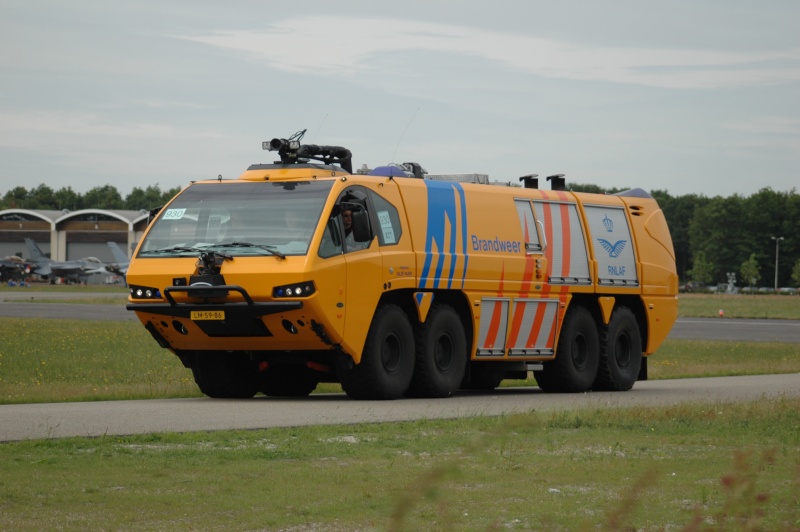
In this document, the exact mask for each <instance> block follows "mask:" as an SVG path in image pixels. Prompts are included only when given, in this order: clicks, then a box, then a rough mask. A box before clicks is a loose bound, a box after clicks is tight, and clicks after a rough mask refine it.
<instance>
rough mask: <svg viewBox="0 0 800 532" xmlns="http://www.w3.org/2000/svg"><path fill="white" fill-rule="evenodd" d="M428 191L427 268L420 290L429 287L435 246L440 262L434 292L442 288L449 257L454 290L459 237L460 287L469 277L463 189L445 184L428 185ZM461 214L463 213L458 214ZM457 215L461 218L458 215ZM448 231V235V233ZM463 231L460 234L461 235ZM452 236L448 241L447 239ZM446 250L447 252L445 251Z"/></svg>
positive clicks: (424, 270) (465, 208)
mask: <svg viewBox="0 0 800 532" xmlns="http://www.w3.org/2000/svg"><path fill="white" fill-rule="evenodd" d="M425 185H426V186H427V188H428V220H427V223H428V225H427V231H426V236H425V264H424V265H423V267H422V273H421V275H420V288H425V287H426V285H427V284H428V280H429V278H430V273H431V263H432V262H433V254H434V250H433V246H434V244H436V252H437V253H438V255H439V256H438V260H437V261H436V269H435V272H434V274H433V279H434V285H433V288H439V280H440V279H441V278H442V270H443V269H444V261H445V256H446V255H447V256H449V257H450V272H449V275H448V277H447V288H451V287H452V284H453V278H454V277H455V271H456V260H457V255H456V247H457V240H458V233H459V232H460V233H461V254H462V255H463V257H464V267H463V271H462V272H461V287H462V288H463V286H464V278H465V277H466V274H467V260H468V256H467V204H466V198H465V196H464V189H463V188H462V187H461V184H460V183H449V182H446V181H425ZM456 193H457V194H458V197H459V200H460V204H461V205H460V209H459V210H457V209H456ZM459 211H460V212H459ZM457 212H458V213H459V214H460V216H458V215H457ZM448 227H449V231H448ZM459 229H460V231H459ZM448 236H449V238H448ZM445 248H447V251H445Z"/></svg>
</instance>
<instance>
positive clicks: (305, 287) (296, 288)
mask: <svg viewBox="0 0 800 532" xmlns="http://www.w3.org/2000/svg"><path fill="white" fill-rule="evenodd" d="M314 292H316V288H315V287H314V282H313V281H306V282H304V283H295V284H287V285H283V286H276V287H275V288H273V289H272V297H275V298H283V297H308V296H310V295H311V294H313V293H314Z"/></svg>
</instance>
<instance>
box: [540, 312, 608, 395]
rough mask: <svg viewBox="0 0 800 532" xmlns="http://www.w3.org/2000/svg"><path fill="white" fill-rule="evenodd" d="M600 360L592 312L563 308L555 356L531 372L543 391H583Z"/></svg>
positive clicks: (586, 387)
mask: <svg viewBox="0 0 800 532" xmlns="http://www.w3.org/2000/svg"><path fill="white" fill-rule="evenodd" d="M599 363H600V337H599V334H598V332H597V325H596V323H595V321H594V318H592V314H591V313H590V312H589V311H588V310H587V309H586V308H585V307H580V306H573V307H570V309H569V310H568V311H567V315H566V317H565V318H564V325H563V326H562V327H561V335H560V337H559V339H558V346H557V348H556V358H555V359H553V360H551V361H548V362H545V363H544V364H543V369H541V370H539V371H534V372H533V376H534V377H535V378H536V382H537V383H538V384H539V388H541V389H542V390H544V391H546V392H558V393H575V392H585V391H587V390H589V389H590V388H591V387H592V384H593V383H594V380H595V378H596V377H597V368H598V365H599Z"/></svg>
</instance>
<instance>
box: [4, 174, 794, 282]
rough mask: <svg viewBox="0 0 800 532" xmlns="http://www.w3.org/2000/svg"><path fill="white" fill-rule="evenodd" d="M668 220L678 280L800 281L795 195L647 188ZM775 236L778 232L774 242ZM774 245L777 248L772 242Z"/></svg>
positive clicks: (68, 205)
mask: <svg viewBox="0 0 800 532" xmlns="http://www.w3.org/2000/svg"><path fill="white" fill-rule="evenodd" d="M570 188H571V189H572V190H574V191H576V192H593V193H599V194H604V193H607V194H614V193H616V192H619V191H620V190H621V189H613V188H612V189H606V188H603V187H599V186H597V185H587V184H573V185H571V187H570ZM179 191H180V187H175V188H171V189H169V190H164V191H162V190H161V189H160V188H159V187H158V185H155V186H149V187H147V188H145V189H142V188H138V187H135V188H134V189H133V190H131V192H130V194H128V195H127V196H125V197H124V198H123V197H122V195H121V194H120V193H119V191H118V190H117V189H116V188H115V187H113V186H111V185H105V186H102V187H95V188H93V189H91V190H89V191H88V192H86V193H84V194H81V193H78V192H75V191H74V190H72V188H71V187H66V188H61V189H59V190H53V189H52V188H50V187H49V186H47V185H44V184H42V185H39V186H38V187H36V188H32V189H30V190H28V189H26V188H25V187H21V186H20V187H15V188H13V189H11V190H9V191H7V192H6V193H5V194H4V195H3V197H2V200H0V209H13V208H19V209H43V210H62V209H69V210H71V211H76V210H79V209H112V210H113V209H125V210H140V209H145V210H150V209H152V208H154V207H157V206H159V205H163V204H164V203H166V202H167V201H168V200H169V199H171V198H172V197H173V196H174V195H175V194H177V193H178V192H179ZM651 195H652V196H653V197H654V198H655V199H656V200H657V201H658V203H659V205H660V206H661V209H662V210H663V211H664V216H665V217H666V219H667V224H668V225H669V229H670V233H671V234H672V243H673V246H674V247H675V258H676V263H677V267H678V275H679V276H680V279H681V282H682V283H686V282H689V281H693V282H699V283H706V284H716V283H723V282H726V281H727V276H728V274H729V273H735V274H736V278H737V285H738V286H747V285H752V286H773V283H774V279H775V253H776V247H777V248H778V251H779V260H778V286H779V287H780V286H800V194H798V193H797V192H796V191H795V189H792V190H791V191H789V192H778V191H774V190H772V189H771V188H763V189H761V190H759V191H758V192H756V193H755V194H752V195H750V196H741V195H738V194H735V195H733V196H728V197H722V196H715V197H711V198H709V197H707V196H704V195H702V194H687V195H683V196H671V195H670V194H669V193H668V192H667V191H666V190H654V191H651ZM773 237H775V238H780V237H783V240H780V241H777V242H776V240H775V239H773ZM776 244H777V246H776Z"/></svg>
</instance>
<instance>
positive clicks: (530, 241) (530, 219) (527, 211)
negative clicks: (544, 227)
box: [514, 198, 542, 254]
mask: <svg viewBox="0 0 800 532" xmlns="http://www.w3.org/2000/svg"><path fill="white" fill-rule="evenodd" d="M514 204H515V205H516V206H517V215H518V216H519V224H520V226H522V236H523V238H524V239H525V252H526V253H528V254H530V253H534V252H539V251H542V245H541V243H540V242H539V232H538V231H537V230H536V220H535V219H534V216H533V206H532V205H531V202H530V200H527V199H520V198H515V199H514Z"/></svg>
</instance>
